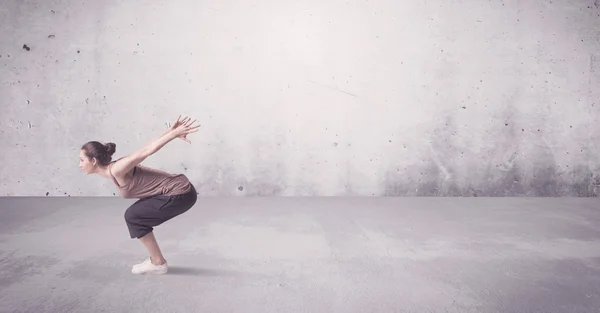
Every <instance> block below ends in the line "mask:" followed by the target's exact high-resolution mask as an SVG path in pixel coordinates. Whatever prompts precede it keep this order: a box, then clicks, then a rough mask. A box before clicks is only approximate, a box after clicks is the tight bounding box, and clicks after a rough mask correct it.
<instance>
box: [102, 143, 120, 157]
mask: <svg viewBox="0 0 600 313" xmlns="http://www.w3.org/2000/svg"><path fill="white" fill-rule="evenodd" d="M104 147H106V154H108V155H109V156H112V155H113V154H114V153H115V151H116V150H117V149H116V148H117V145H116V144H114V143H112V142H109V143H107V144H105V145H104Z"/></svg>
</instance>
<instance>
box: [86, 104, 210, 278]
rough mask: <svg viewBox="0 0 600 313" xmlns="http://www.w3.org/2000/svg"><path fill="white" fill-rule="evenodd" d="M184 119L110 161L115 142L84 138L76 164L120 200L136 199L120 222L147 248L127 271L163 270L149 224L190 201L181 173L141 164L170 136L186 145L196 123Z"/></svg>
mask: <svg viewBox="0 0 600 313" xmlns="http://www.w3.org/2000/svg"><path fill="white" fill-rule="evenodd" d="M195 121H196V120H193V121H191V122H190V119H189V118H188V117H186V118H184V119H183V120H181V115H180V116H179V117H178V118H177V121H176V122H175V123H174V124H173V125H172V126H171V127H170V128H169V129H167V131H166V132H165V133H164V134H162V135H161V136H160V137H158V138H157V139H155V140H153V141H151V142H149V143H148V144H147V145H145V146H143V147H142V148H141V149H139V150H137V151H135V152H134V153H132V154H130V155H127V156H125V157H122V158H120V159H118V160H116V161H111V158H112V155H113V154H114V153H115V148H116V145H115V144H114V143H112V142H110V143H107V144H102V143H100V142H97V141H90V142H88V143H86V144H84V145H83V146H82V147H81V150H80V152H79V157H80V163H79V167H80V168H81V169H82V170H83V171H84V172H85V173H87V174H98V175H101V176H103V177H105V178H108V179H110V180H111V181H112V182H113V183H114V184H115V185H116V186H117V188H118V190H119V195H120V196H121V197H123V198H139V200H138V201H136V202H135V203H134V204H132V205H131V206H130V207H129V208H128V209H127V210H126V211H125V222H126V224H127V228H128V229H129V235H130V236H131V238H132V239H133V238H137V239H139V240H140V241H141V242H142V244H143V245H144V246H145V247H146V249H147V250H148V254H149V255H150V257H148V258H147V259H146V260H145V261H144V262H142V263H140V264H136V265H134V266H133V268H132V269H131V272H132V273H133V274H166V273H167V271H168V265H167V260H166V259H165V258H164V256H163V255H162V252H161V251H160V248H159V247H158V243H157V242H156V238H155V236H154V232H153V230H154V228H153V227H155V226H158V225H160V224H162V223H164V222H166V221H168V220H170V219H172V218H173V217H175V216H178V215H180V214H182V213H184V212H186V211H187V210H189V209H190V208H191V207H192V206H193V205H194V204H195V203H196V197H197V194H196V189H195V188H194V186H193V185H192V183H191V182H190V181H189V180H188V178H187V177H186V176H185V175H183V174H170V173H167V172H164V171H160V170H157V169H153V168H150V167H148V166H144V165H141V164H140V163H141V162H143V161H144V160H145V159H146V158H147V157H149V156H151V155H153V154H154V153H156V152H157V151H159V150H160V149H161V148H162V147H163V146H165V145H166V144H167V143H169V142H170V141H171V140H173V139H175V138H179V139H181V140H183V141H185V142H187V143H190V144H191V142H190V141H189V140H188V139H187V138H186V136H187V135H188V134H190V133H194V132H197V131H198V128H199V127H200V125H197V126H192V125H193V124H194V122H195Z"/></svg>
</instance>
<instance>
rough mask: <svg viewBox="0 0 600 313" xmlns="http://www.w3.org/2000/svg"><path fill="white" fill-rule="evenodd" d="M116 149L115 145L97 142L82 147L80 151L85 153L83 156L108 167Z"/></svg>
mask: <svg viewBox="0 0 600 313" xmlns="http://www.w3.org/2000/svg"><path fill="white" fill-rule="evenodd" d="M116 148H117V145H116V144H114V143H112V142H109V143H107V144H102V143H99V142H97V141H90V142H88V143H86V144H85V145H83V146H82V147H81V150H83V151H85V155H87V157H88V158H90V159H92V158H96V160H98V162H100V164H102V165H108V163H110V161H111V158H112V155H113V154H114V153H115V151H116Z"/></svg>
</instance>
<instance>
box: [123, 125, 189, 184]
mask: <svg viewBox="0 0 600 313" xmlns="http://www.w3.org/2000/svg"><path fill="white" fill-rule="evenodd" d="M179 117H181V116H179ZM195 121H196V120H194V122H195ZM194 122H192V123H191V124H190V122H189V119H188V118H187V117H186V118H185V119H183V120H182V121H180V120H179V118H178V119H177V122H176V123H175V124H173V126H172V127H171V128H169V129H168V130H167V131H166V132H165V133H163V134H162V135H161V136H160V137H158V138H156V139H154V140H152V141H151V142H149V143H148V144H146V145H145V146H144V147H142V148H141V149H139V150H137V151H136V152H134V153H132V154H130V155H128V156H126V157H124V158H122V159H120V160H119V161H118V162H116V163H115V164H114V165H113V169H112V172H113V175H125V174H126V173H128V172H129V171H130V170H131V169H133V168H134V167H136V166H137V165H138V164H140V163H142V162H143V161H144V160H145V159H146V158H147V157H149V156H151V155H153V154H154V153H156V152H157V151H158V150H160V149H161V148H162V147H164V146H165V145H166V144H167V143H169V142H170V141H171V140H173V139H175V138H181V139H182V140H185V141H186V142H190V141H189V140H188V139H187V138H186V136H187V134H189V133H192V132H197V131H198V127H200V125H197V126H194V127H192V126H191V125H192V124H193V123H194Z"/></svg>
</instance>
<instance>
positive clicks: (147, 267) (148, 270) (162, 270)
mask: <svg viewBox="0 0 600 313" xmlns="http://www.w3.org/2000/svg"><path fill="white" fill-rule="evenodd" d="M156 263H158V264H154V263H153V262H152V261H151V258H147V259H146V260H145V261H144V262H142V263H140V264H136V265H134V266H133V268H132V269H131V273H133V274H138V275H144V274H157V275H162V274H166V273H167V271H168V269H169V266H168V265H167V261H166V260H162V262H156Z"/></svg>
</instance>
